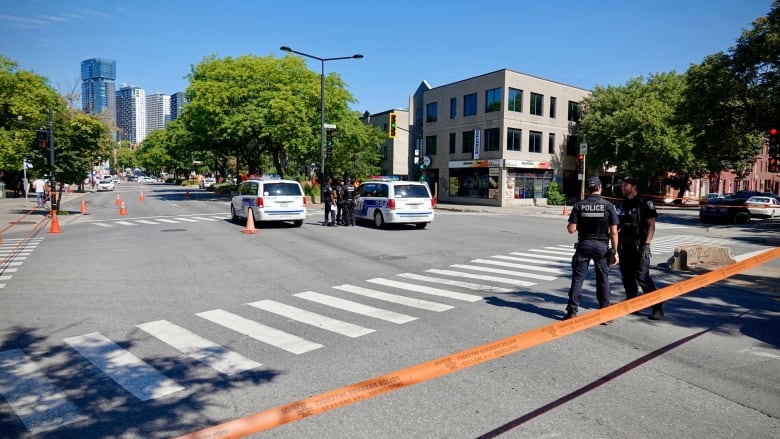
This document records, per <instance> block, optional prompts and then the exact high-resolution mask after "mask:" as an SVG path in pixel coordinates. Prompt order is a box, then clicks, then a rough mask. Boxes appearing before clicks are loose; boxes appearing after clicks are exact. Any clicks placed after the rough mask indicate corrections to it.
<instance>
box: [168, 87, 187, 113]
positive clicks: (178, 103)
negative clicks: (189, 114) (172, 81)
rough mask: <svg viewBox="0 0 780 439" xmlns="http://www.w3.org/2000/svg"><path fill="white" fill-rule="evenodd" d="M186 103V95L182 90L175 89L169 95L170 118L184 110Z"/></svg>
mask: <svg viewBox="0 0 780 439" xmlns="http://www.w3.org/2000/svg"><path fill="white" fill-rule="evenodd" d="M185 105H187V96H186V95H185V94H184V92H182V91H177V92H176V93H173V94H172V95H171V120H176V119H178V118H179V116H181V114H182V112H183V111H184V106H185Z"/></svg>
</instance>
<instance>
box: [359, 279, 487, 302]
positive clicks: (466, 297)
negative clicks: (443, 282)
mask: <svg viewBox="0 0 780 439" xmlns="http://www.w3.org/2000/svg"><path fill="white" fill-rule="evenodd" d="M366 282H371V283H373V284H378V285H384V286H386V287H392V288H399V289H402V290H408V291H414V292H417V293H423V294H430V295H432V296H439V297H447V298H450V299H455V300H463V301H465V302H478V301H480V300H482V296H477V295H474V294H463V293H458V292H455V291H449V290H442V289H440V288H431V287H426V286H422V285H417V284H410V283H408V282H399V281H396V280H391V279H383V278H375V279H368V280H367V281H366Z"/></svg>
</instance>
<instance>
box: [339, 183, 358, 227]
mask: <svg viewBox="0 0 780 439" xmlns="http://www.w3.org/2000/svg"><path fill="white" fill-rule="evenodd" d="M342 199H343V201H342V202H343V203H344V225H345V226H354V225H355V186H353V185H352V182H350V181H349V178H347V179H346V184H344V193H343V194H342Z"/></svg>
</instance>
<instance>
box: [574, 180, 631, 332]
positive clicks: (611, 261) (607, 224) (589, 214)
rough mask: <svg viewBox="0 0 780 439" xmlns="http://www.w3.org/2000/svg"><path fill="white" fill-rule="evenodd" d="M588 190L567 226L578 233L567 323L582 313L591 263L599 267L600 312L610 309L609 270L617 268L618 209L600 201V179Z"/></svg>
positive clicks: (588, 182)
mask: <svg viewBox="0 0 780 439" xmlns="http://www.w3.org/2000/svg"><path fill="white" fill-rule="evenodd" d="M586 187H587V191H588V196H587V197H585V199H584V200H582V201H578V202H576V203H574V207H572V210H571V214H570V215H569V224H568V225H567V226H566V230H567V231H568V232H569V233H574V232H577V236H578V240H577V244H576V246H575V248H576V249H577V250H576V251H575V252H574V257H572V260H571V268H572V277H571V287H569V302H568V304H567V305H566V315H565V316H564V317H563V319H564V320H567V319H570V318H572V317H574V316H576V315H577V311H579V306H580V301H581V299H582V283H583V282H584V281H585V276H586V275H587V274H588V264H590V261H591V259H592V260H593V264H594V265H595V267H596V299H597V300H598V302H599V306H600V307H601V308H603V307H605V306H609V303H610V301H609V266H612V265H615V264H617V255H616V253H615V249H616V248H617V246H618V222H619V219H618V215H617V212H616V211H615V206H614V205H612V203H610V202H609V201H607V200H605V199H604V198H602V197H601V180H599V178H598V177H590V178H588V181H587V184H586ZM610 244H611V246H610ZM606 323H611V322H605V324H606Z"/></svg>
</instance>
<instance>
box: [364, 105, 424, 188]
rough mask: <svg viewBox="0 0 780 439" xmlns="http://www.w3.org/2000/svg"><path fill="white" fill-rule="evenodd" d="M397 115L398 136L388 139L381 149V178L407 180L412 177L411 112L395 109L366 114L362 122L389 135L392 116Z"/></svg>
mask: <svg viewBox="0 0 780 439" xmlns="http://www.w3.org/2000/svg"><path fill="white" fill-rule="evenodd" d="M391 114H395V118H396V135H395V138H392V139H391V138H388V139H387V140H386V141H385V142H384V143H383V144H382V146H381V147H380V155H381V161H380V163H379V166H380V167H381V168H382V171H381V176H382V177H386V178H398V179H401V180H407V179H408V177H409V175H410V168H409V164H410V163H411V160H412V159H411V157H410V153H411V152H412V150H411V149H410V148H409V140H410V136H409V132H408V128H409V111H407V110H402V109H393V110H389V111H384V112H381V113H376V114H369V113H368V112H366V113H365V114H364V115H363V118H362V121H363V123H365V124H367V125H373V126H376V127H379V128H381V129H382V132H385V133H389V131H390V130H389V128H388V127H389V124H390V115H391Z"/></svg>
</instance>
